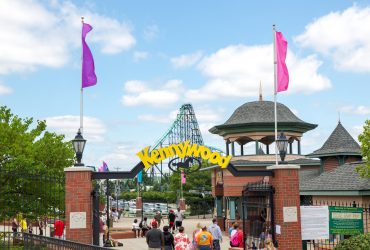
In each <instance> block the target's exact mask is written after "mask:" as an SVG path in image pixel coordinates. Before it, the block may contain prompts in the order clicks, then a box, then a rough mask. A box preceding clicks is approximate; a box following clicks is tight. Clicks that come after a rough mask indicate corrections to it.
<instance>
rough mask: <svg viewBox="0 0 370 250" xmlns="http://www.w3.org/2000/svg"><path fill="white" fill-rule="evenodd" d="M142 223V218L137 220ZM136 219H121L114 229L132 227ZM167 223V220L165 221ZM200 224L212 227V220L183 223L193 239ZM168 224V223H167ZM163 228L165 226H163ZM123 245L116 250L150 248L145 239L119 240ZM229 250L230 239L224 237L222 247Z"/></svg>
mask: <svg viewBox="0 0 370 250" xmlns="http://www.w3.org/2000/svg"><path fill="white" fill-rule="evenodd" d="M137 219H138V221H140V219H141V218H137ZM133 221H134V218H121V219H120V221H119V222H118V223H115V225H114V227H131V225H132V222H133ZM165 222H167V220H166V219H165ZM198 222H200V223H202V224H204V225H207V226H208V225H211V224H212V220H211V219H198V218H189V219H185V220H184V221H183V226H184V228H185V233H186V234H187V235H188V236H189V237H190V240H191V239H192V232H193V230H194V229H195V226H196V224H197V223H198ZM166 224H167V223H166ZM161 227H163V225H162V226H161ZM118 241H119V242H121V243H123V247H116V248H115V249H125V250H147V249H148V246H147V244H146V241H145V238H135V239H122V240H118ZM228 248H229V237H228V236H224V237H223V242H222V245H221V249H222V250H227V249H228Z"/></svg>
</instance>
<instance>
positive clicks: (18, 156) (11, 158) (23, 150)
mask: <svg viewBox="0 0 370 250" xmlns="http://www.w3.org/2000/svg"><path fill="white" fill-rule="evenodd" d="M73 161H74V151H73V147H72V144H71V143H70V142H65V141H64V136H63V135H57V134H55V133H50V132H48V131H46V123H45V121H37V122H36V123H34V122H33V119H32V118H20V117H18V116H17V115H14V114H12V112H11V110H10V109H9V108H7V107H0V177H1V178H0V187H1V189H0V219H3V218H9V217H10V216H13V215H15V214H16V213H17V212H21V213H23V214H25V215H26V214H27V217H28V218H32V217H36V216H37V213H43V214H48V213H50V211H51V210H53V211H54V212H55V211H60V212H61V211H64V205H63V203H64V185H63V184H64V183H61V182H58V181H57V179H60V178H62V177H63V176H64V172H63V169H64V168H65V167H70V166H71V165H72V164H73ZM47 184H49V185H47ZM57 196H58V197H57ZM58 206H59V207H58Z"/></svg>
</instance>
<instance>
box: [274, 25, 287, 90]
mask: <svg viewBox="0 0 370 250" xmlns="http://www.w3.org/2000/svg"><path fill="white" fill-rule="evenodd" d="M275 34H276V62H277V83H276V84H277V86H276V92H281V91H285V90H287V89H288V85H289V72H288V68H287V66H286V64H285V59H286V52H287V48H288V42H287V41H286V39H285V38H284V36H283V34H282V33H281V32H276V33H275Z"/></svg>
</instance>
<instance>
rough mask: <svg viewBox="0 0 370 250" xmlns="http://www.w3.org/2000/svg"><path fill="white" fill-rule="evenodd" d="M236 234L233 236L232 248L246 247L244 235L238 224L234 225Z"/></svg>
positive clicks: (231, 240)
mask: <svg viewBox="0 0 370 250" xmlns="http://www.w3.org/2000/svg"><path fill="white" fill-rule="evenodd" d="M234 228H236V232H235V233H234V234H233V236H231V239H230V246H231V247H244V235H243V230H241V228H240V226H239V224H238V223H235V224H234Z"/></svg>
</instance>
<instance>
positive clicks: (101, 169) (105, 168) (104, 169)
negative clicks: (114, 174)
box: [98, 161, 109, 172]
mask: <svg viewBox="0 0 370 250" xmlns="http://www.w3.org/2000/svg"><path fill="white" fill-rule="evenodd" d="M98 172H109V169H108V165H107V163H106V162H105V161H103V166H101V167H99V169H98Z"/></svg>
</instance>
